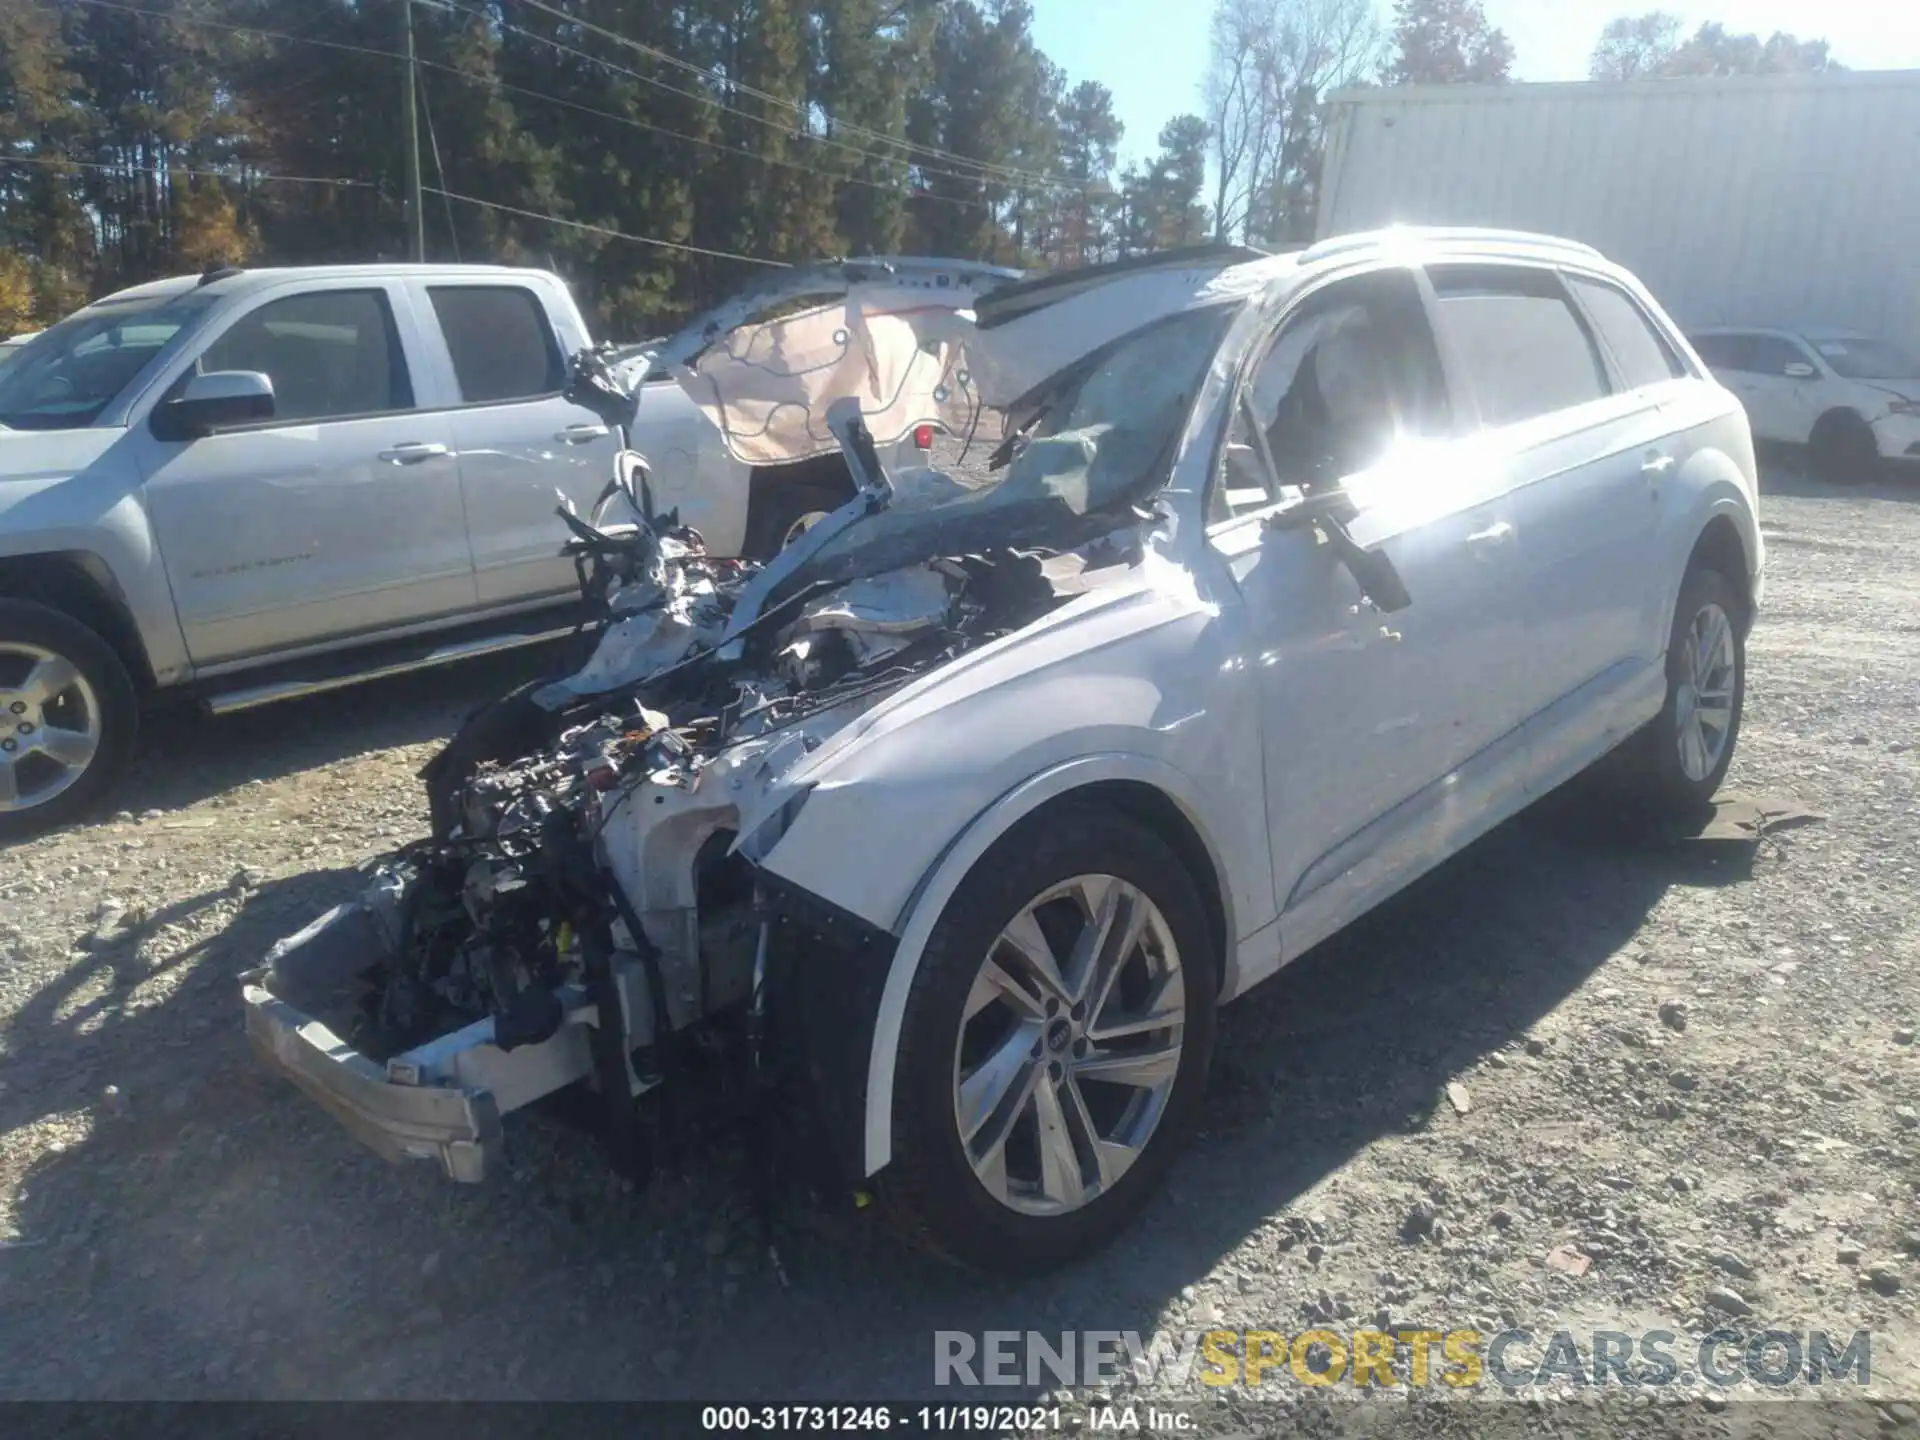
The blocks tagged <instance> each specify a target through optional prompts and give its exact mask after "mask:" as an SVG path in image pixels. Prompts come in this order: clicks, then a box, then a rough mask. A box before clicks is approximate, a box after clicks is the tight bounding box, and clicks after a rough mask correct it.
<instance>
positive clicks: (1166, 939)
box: [881, 805, 1219, 1275]
mask: <svg viewBox="0 0 1920 1440" xmlns="http://www.w3.org/2000/svg"><path fill="white" fill-rule="evenodd" d="M1214 949H1215V945H1214V942H1213V940H1212V932H1211V929H1210V927H1209V925H1208V923H1207V918H1206V912H1205V909H1204V907H1203V905H1202V903H1201V899H1200V893H1199V891H1198V889H1197V888H1196V886H1195V883H1194V880H1193V877H1192V876H1191V875H1190V874H1189V872H1188V871H1187V869H1186V867H1185V865H1184V864H1183V863H1182V861H1181V859H1180V857H1179V856H1178V855H1177V854H1176V853H1175V852H1174V851H1173V850H1172V849H1171V848H1170V847H1169V846H1168V845H1167V844H1166V843H1165V842H1164V841H1162V840H1161V839H1160V838H1159V836H1157V835H1156V834H1154V832H1153V831H1152V830H1151V829H1149V828H1147V827H1146V826H1145V825H1143V824H1141V823H1140V822H1139V821H1137V820H1135V819H1132V818H1131V817H1129V816H1126V815H1123V814H1121V813H1118V812H1116V811H1112V810H1109V809H1106V808H1102V807H1095V806H1090V805H1070V806H1066V807H1062V808H1058V809H1053V810H1050V811H1048V812H1046V813H1044V814H1043V815H1040V816H1036V817H1034V818H1032V819H1030V820H1028V821H1026V822H1024V823H1022V824H1021V825H1019V826H1016V827H1015V828H1014V829H1013V830H1012V831H1011V832H1009V833H1008V834H1007V835H1006V836H1005V837H1004V838H1002V839H1001V840H1000V841H999V843H997V844H996V845H995V846H994V847H993V848H992V849H991V850H989V851H988V852H987V854H986V855H985V856H984V857H982V859H981V860H980V862H979V863H978V864H977V865H976V866H975V867H974V869H973V871H972V873H971V874H969V875H968V876H967V878H966V879H965V881H963V882H962V883H961V885H960V888H959V889H958V890H957V891H956V892H955V893H954V895H953V898H952V899H951V900H950V901H949V902H948V904H947V908H946V910H945V912H944V913H943V914H942V916H941V918H940V921H939V923H938V924H937V925H936V926H935V928H934V931H933V934H932V936H931V937H930V939H929V940H928V943H927V948H926V950H925V952H924V953H923V954H922V956H921V960H920V968H919V971H918V973H917V974H916V975H915V977H914V983H913V988H912V990H911V991H910V993H909V995H908V999H907V1007H906V1014H905V1017H904V1019H903V1022H902V1029H901V1037H900V1052H899V1061H898V1066H897V1069H896V1074H895V1084H894V1114H893V1161H892V1164H891V1165H890V1166H889V1168H888V1169H887V1171H886V1172H885V1173H884V1175H883V1176H882V1177H881V1184H882V1194H883V1196H884V1198H885V1201H886V1203H887V1206H888V1209H889V1211H890V1212H891V1214H892V1216H893V1218H894V1219H895V1221H896V1222H897V1224H898V1225H899V1227H900V1229H901V1230H902V1231H903V1232H904V1233H905V1234H906V1236H907V1237H908V1239H909V1240H911V1241H912V1242H914V1243H916V1244H918V1245H920V1246H922V1247H923V1248H926V1249H929V1250H932V1251H934V1252H935V1253H937V1254H940V1255H942V1256H944V1257H946V1258H948V1259H951V1260H956V1261H959V1262H960V1263H963V1264H966V1265H971V1266H974V1267H977V1268H979V1269H983V1270H991V1271H997V1272H1001V1273H1005V1274H1015V1275H1026V1274H1034V1273H1038V1272H1041V1271H1045V1270H1049V1269H1052V1268H1054V1267H1056V1266H1059V1265H1062V1264H1065V1263H1066V1262H1068V1261H1070V1260H1074V1259H1077V1258H1079V1257H1080V1256H1083V1255H1086V1254H1088V1253H1089V1252H1091V1251H1093V1250H1096V1249H1098V1248H1099V1247H1101V1246H1102V1245H1104V1244H1106V1243H1107V1241H1109V1240H1110V1239H1111V1238H1112V1237H1113V1236H1114V1235H1115V1233H1117V1232H1118V1231H1119V1230H1120V1229H1121V1228H1122V1227H1123V1226H1125V1225H1126V1224H1127V1223H1128V1222H1129V1221H1130V1220H1132V1219H1133V1218H1134V1217H1135V1216H1136V1215H1137V1214H1138V1213H1139V1211H1140V1210H1141V1208H1142V1207H1143V1206H1144V1205H1145V1204H1146V1203H1147V1200H1148V1199H1149V1198H1150V1197H1151V1195H1152V1193H1153V1191H1154V1190H1155V1189H1156V1188H1157V1187H1158V1185H1159V1183H1160V1181H1161V1179H1162V1178H1163V1177H1164V1175H1165V1173H1166V1170H1167V1167H1168V1166H1169V1165H1170V1164H1171V1163H1172V1160H1173V1157H1174V1155H1175V1153H1176V1152H1177V1151H1178V1149H1179V1147H1180V1145H1181V1143H1182V1142H1183V1141H1184V1140H1185V1139H1186V1138H1187V1136H1188V1134H1189V1133H1190V1131H1191V1130H1192V1128H1193V1125H1194V1122H1195V1120H1196V1118H1197V1115H1198V1111H1199V1105H1200V1101H1201V1097H1202V1093H1203V1091H1204V1089H1205V1086H1206V1075H1207V1066H1208V1061H1209V1059H1210V1057H1211V1054H1212V1049H1213V1031H1214V1006H1215V1000H1216V997H1217V991H1218V987H1219V968H1218V965H1217V957H1216V955H1215V954H1214Z"/></svg>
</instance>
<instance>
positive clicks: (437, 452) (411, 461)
mask: <svg viewBox="0 0 1920 1440" xmlns="http://www.w3.org/2000/svg"><path fill="white" fill-rule="evenodd" d="M446 454H447V447H446V446H444V445H427V444H422V443H420V442H418V441H415V442H413V443H410V444H406V445H396V446H394V447H393V448H392V449H391V450H382V451H381V452H380V458H381V459H382V460H384V461H386V462H387V463H388V464H389V465H418V464H419V463H420V462H421V461H422V460H439V459H443V458H444V457H445V456H446Z"/></svg>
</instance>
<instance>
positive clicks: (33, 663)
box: [0, 641, 101, 814]
mask: <svg viewBox="0 0 1920 1440" xmlns="http://www.w3.org/2000/svg"><path fill="white" fill-rule="evenodd" d="M100 734H101V719H100V699H99V696H98V695H96V694H95V693H94V688H93V685H92V683H91V682H89V681H88V679H87V677H86V676H85V675H84V674H82V673H81V671H80V668H79V666H77V665H75V664H74V663H73V662H72V661H71V660H69V659H67V658H66V657H65V656H63V655H59V654H56V653H55V652H54V651H52V650H48V649H46V648H44V647H42V646H38V645H28V644H24V643H21V642H18V641H0V814H4V813H11V812H15V811H21V810H31V809H33V808H35V807H36V806H40V805H44V804H46V803H47V802H48V801H49V800H52V799H53V798H54V797H55V796H57V795H61V794H64V793H65V792H66V791H68V790H70V789H71V788H72V787H73V786H74V785H76V784H78V783H79V781H80V777H81V776H82V775H84V774H86V772H87V767H88V766H89V765H91V764H92V763H93V758H94V755H95V753H96V752H97V751H98V750H99V748H100Z"/></svg>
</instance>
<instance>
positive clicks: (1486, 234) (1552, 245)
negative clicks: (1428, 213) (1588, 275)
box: [1300, 225, 1602, 261]
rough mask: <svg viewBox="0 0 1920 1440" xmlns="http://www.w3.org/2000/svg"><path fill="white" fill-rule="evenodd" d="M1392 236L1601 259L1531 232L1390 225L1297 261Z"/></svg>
mask: <svg viewBox="0 0 1920 1440" xmlns="http://www.w3.org/2000/svg"><path fill="white" fill-rule="evenodd" d="M1395 235H1405V236H1407V237H1408V238H1409V239H1414V238H1417V239H1420V240H1425V241H1475V240H1480V241H1498V242H1501V243H1506V244H1512V243H1518V244H1523V245H1538V246H1540V247H1542V248H1543V249H1551V250H1559V251H1563V252H1567V253H1570V254H1576V255H1591V256H1593V257H1594V258H1595V259H1600V258H1602V257H1601V255H1600V252H1599V251H1598V250H1596V249H1594V248H1593V246H1591V245H1588V244H1587V243H1585V242H1584V241H1581V240H1569V239H1567V238H1566V237H1565V236H1562V235H1542V234H1538V233H1535V232H1534V231H1531V230H1501V229H1498V228H1494V227H1487V226H1472V225H1392V226H1388V227H1386V228H1385V229H1381V230H1363V231H1359V232H1357V233H1355V234H1351V235H1335V236H1332V237H1330V238H1328V239H1326V240H1322V241H1320V242H1319V243H1317V244H1315V245H1313V246H1310V247H1309V248H1308V249H1307V251H1306V253H1304V254H1303V255H1301V257H1300V258H1301V259H1302V260H1303V261H1312V260H1324V259H1327V258H1329V257H1331V256H1334V255H1341V254H1345V253H1346V252H1348V251H1351V250H1365V249H1370V248H1372V247H1373V246H1376V245H1378V244H1380V243H1381V241H1382V240H1384V239H1386V238H1388V237H1390V236H1395Z"/></svg>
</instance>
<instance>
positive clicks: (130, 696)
mask: <svg viewBox="0 0 1920 1440" xmlns="http://www.w3.org/2000/svg"><path fill="white" fill-rule="evenodd" d="M590 343H591V338H590V336H589V335H588V332H587V327H586V324H585V322H584V321H583V320H582V319H581V316H580V312H579V309H578V307H577V306H576V305H575V304H574V301H573V298H572V297H571V295H569V294H568V292H567V289H566V286H565V285H564V284H563V283H562V282H561V281H560V280H559V279H558V278H557V277H555V276H553V275H551V274H547V273H544V272H540V271H533V270H519V269H506V268H498V267H491V266H473V265H468V266H459V265H447V266H417V265H365V266H328V267H318V268H304V269H261V270H234V269H228V270H221V271H216V272H211V273H209V274H207V275H204V276H198V277H192V276H190V277H185V278H179V279H171V280H161V281H156V282H154V283H152V284H149V285H142V286H139V287H136V288H134V289H131V290H124V291H121V292H120V293H118V294H115V295H110V296H108V297H106V298H105V299H103V300H100V301H98V302H96V303H95V304H92V305H89V306H88V307H87V308H86V309H84V310H81V311H80V312H78V313H77V314H75V315H73V316H71V317H69V318H68V319H66V320H64V321H62V322H61V323H59V324H57V325H54V326H52V327H51V328H49V329H48V330H46V331H45V332H43V333H42V334H40V335H38V336H36V337H34V338H33V339H32V340H31V341H30V342H29V343H28V344H26V345H25V346H23V347H21V348H20V349H18V350H17V351H14V352H13V353H12V354H11V356H10V358H9V360H8V362H7V364H6V365H5V367H4V368H0V841H5V840H8V839H13V838H18V837H20V836H23V835H27V834H31V833H36V832H38V831H41V830H44V829H47V828H49V827H51V826H54V825H58V824H61V823H64V822H65V821H67V820H70V819H73V818H75V817H77V816H79V815H80V814H82V813H84V812H85V811H86V810H87V809H88V807H89V806H91V805H92V804H94V803H95V802H96V801H98V800H100V799H102V798H103V797H104V796H105V795H106V794H107V793H108V791H109V790H110V789H111V788H112V786H113V784H114V783H115V781H116V780H117V779H118V777H119V775H120V774H121V772H122V771H123V770H124V768H125V766H126V763H127V761H128V760H129V758H130V756H131V753H132V748H133V742H134V736H135V731H136V728H137V725H138V713H139V706H140V703H141V700H142V699H143V697H145V696H146V695H147V694H149V693H150V692H154V691H158V690H162V689H167V688H171V687H191V688H192V689H193V690H194V691H195V692H196V693H197V694H198V696H199V697H200V698H201V699H202V700H203V701H204V702H205V703H206V704H207V705H208V706H210V707H211V708H212V709H213V710H214V711H216V712H224V711H228V710H236V709H243V708H246V707H249V706H252V705H258V704H262V703H265V702H267V701H270V700H276V699H281V698H284V697H287V696H291V695H297V694H305V693H310V692H312V691H314V690H317V689H327V688H331V687H333V686H337V685H341V684H346V683H350V682H352V681H355V680H360V679H365V678H369V677H370V676H373V675H380V674H388V673H392V672H394V671H396V670H403V669H411V668H417V667H419V666H422V665H428V664H435V663H440V662H442V661H447V660H452V659H458V658H462V657H465V656H469V655H473V654H477V653H482V652H485V651H489V650H496V649H501V648H504V647H508V646H513V645H520V644H526V643H531V642H533V641H537V640H539V639H542V638H545V637H547V636H549V635H553V634H556V633H559V632H560V631H562V630H564V629H566V628H569V627H570V626H571V625H572V623H573V621H574V618H575V611H574V607H575V606H576V605H577V598H578V597H577V592H576V587H575V576H574V572H573V567H572V565H571V564H570V563H569V562H568V561H567V560H565V559H563V558H562V557H561V555H560V548H561V542H562V541H563V540H564V539H565V532H564V531H563V530H562V529H561V527H560V526H559V524H558V523H557V521H556V518H555V515H554V511H555V508H556V505H557V504H558V503H560V500H561V499H565V500H566V501H568V502H570V503H571V504H573V505H574V506H575V507H577V508H578V509H580V510H581V511H582V512H584V511H585V510H586V509H587V508H588V507H589V506H590V505H591V504H592V503H593V500H594V498H595V497H596V495H598V494H599V493H600V492H601V490H602V488H603V487H604V486H605V485H606V483H607V480H608V478H609V477H610V476H611V475H612V473H613V468H614V457H615V454H616V451H617V449H618V447H619V443H620V442H619V437H618V436H617V435H615V434H614V433H613V432H612V430H610V428H609V427H608V426H607V425H606V424H605V423H604V422H603V421H601V420H600V419H598V418H597V417H596V416H595V415H594V414H593V413H592V412H591V411H589V410H587V409H584V408H582V407H580V406H578V405H576V404H574V403H572V402H571V401H569V400H568V399H567V398H566V396H565V394H564V393H563V390H564V386H565V383H566V377H567V373H568V370H567V362H568V357H569V356H571V355H572V354H573V353H574V352H576V351H578V350H581V349H583V348H585V347H587V346H588V345H589V344H590ZM642 378H643V380H644V381H645V384H644V392H643V397H642V398H643V401H644V403H642V404H641V405H640V406H639V408H638V414H637V419H636V421H635V424H634V431H633V435H632V437H631V438H632V443H633V445H634V447H635V448H636V449H638V450H640V451H641V452H642V453H644V454H645V455H646V456H647V458H648V460H649V461H650V462H651V465H652V483H653V485H654V487H655V495H654V499H655V500H656V501H657V503H658V504H659V506H660V507H661V509H662V510H663V511H666V510H670V509H677V511H678V513H679V517H680V520H681V522H682V523H684V524H687V525H691V526H693V527H694V528H696V529H698V530H699V531H700V532H701V534H702V536H703V537H704V538H705V541H706V543H707V545H708V547H709V549H710V550H711V551H712V552H713V553H715V554H720V555H735V554H746V555H753V556H758V557H762V558H764V557H766V556H769V555H771V554H773V553H775V552H776V551H777V550H778V549H779V548H780V546H781V545H782V544H783V543H784V541H785V539H786V537H787V536H788V535H789V534H791V533H794V532H795V531H796V529H797V528H798V527H801V526H804V525H805V524H806V523H807V521H808V520H809V519H810V518H811V517H813V516H817V515H820V514H824V513H826V512H827V511H830V510H832V509H833V508H834V507H835V506H837V505H839V504H841V503H842V502H844V500H845V499H847V498H848V497H850V496H851V495H852V493H853V486H852V482H851V481H850V479H849V478H848V476H847V473H846V467H845V462H844V460H843V459H842V458H841V457H840V456H839V455H837V454H831V455H821V456H817V457H815V458H814V459H812V460H809V461H807V462H805V463H803V464H799V465H785V466H755V465H753V464H750V463H748V462H746V461H743V460H740V459H737V458H736V457H735V456H734V455H733V454H732V453H730V452H729V450H728V448H727V447H726V445H725V444H724V443H723V442H722V440H721V438H720V433H719V432H718V431H717V430H716V429H715V427H714V426H713V425H712V424H711V423H710V422H709V421H708V420H707V419H706V418H705V417H704V416H703V415H702V414H701V412H700V410H699V408H698V407H697V406H696V405H695V404H694V402H693V401H692V400H691V399H690V398H689V397H688V395H687V394H686V393H685V392H684V391H683V389H682V387H681V386H680V385H678V384H675V383H674V382H673V380H672V379H670V378H669V377H667V376H665V375H664V374H663V375H661V376H659V377H658V378H657V379H655V378H653V377H642ZM556 492H558V493H557V495H556Z"/></svg>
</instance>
